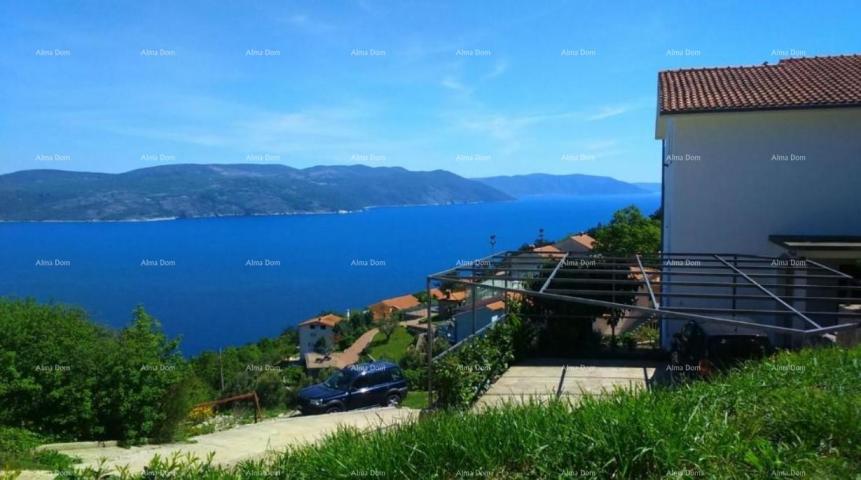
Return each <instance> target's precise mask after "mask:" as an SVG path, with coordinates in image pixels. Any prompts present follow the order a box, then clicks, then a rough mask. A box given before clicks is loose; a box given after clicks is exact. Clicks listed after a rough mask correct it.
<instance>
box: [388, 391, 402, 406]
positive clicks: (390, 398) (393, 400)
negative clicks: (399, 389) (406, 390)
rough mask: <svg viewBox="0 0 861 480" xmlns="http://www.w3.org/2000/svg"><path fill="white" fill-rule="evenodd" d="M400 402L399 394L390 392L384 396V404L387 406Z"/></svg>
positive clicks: (396, 404)
mask: <svg viewBox="0 0 861 480" xmlns="http://www.w3.org/2000/svg"><path fill="white" fill-rule="evenodd" d="M400 403H401V396H400V395H397V394H391V395H389V396H388V397H387V398H386V405H387V406H389V407H397V406H398V405H399V404H400Z"/></svg>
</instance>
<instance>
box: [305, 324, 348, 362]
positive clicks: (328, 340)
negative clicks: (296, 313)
mask: <svg viewBox="0 0 861 480" xmlns="http://www.w3.org/2000/svg"><path fill="white" fill-rule="evenodd" d="M342 320H343V318H341V317H339V316H338V315H334V314H331V313H327V314H326V315H321V316H319V317H314V318H312V319H309V320H305V321H304V322H302V323H300V324H299V325H298V330H299V354H300V355H301V356H302V358H303V359H304V358H305V357H306V355H307V354H309V353H314V351H315V348H316V346H317V343H318V342H319V341H320V339H321V338H322V339H323V341H324V342H325V345H326V348H328V349H332V348H334V345H335V341H336V339H335V332H334V331H333V330H334V328H335V325H337V324H339V323H341V321H342Z"/></svg>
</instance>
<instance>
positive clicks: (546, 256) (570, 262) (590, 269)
mask: <svg viewBox="0 0 861 480" xmlns="http://www.w3.org/2000/svg"><path fill="white" fill-rule="evenodd" d="M599 266H600V267H599ZM566 267H568V268H566ZM563 269H564V271H565V272H566V277H564V278H562V277H559V272H560V271H562V270H563ZM572 272H580V273H582V274H584V276H583V278H576V276H574V278H572V275H571V274H572ZM590 274H591V275H594V274H602V275H605V276H606V277H607V278H589V275H590ZM544 275H546V277H545V276H544ZM691 277H693V278H691ZM686 279H687V280H686ZM536 280H544V281H543V283H542V284H541V286H540V287H539V288H538V289H528V288H525V285H524V284H525V283H527V282H533V283H534V282H535V281H536ZM434 283H448V284H453V285H458V286H463V287H468V288H470V289H471V290H472V292H473V295H472V302H473V306H472V308H473V319H474V318H475V317H474V315H475V297H476V295H475V291H476V289H478V288H480V289H483V290H485V291H488V290H489V291H492V292H494V293H496V294H499V295H500V296H502V297H503V298H505V295H508V294H509V293H514V294H519V295H521V298H529V297H532V298H544V299H549V300H557V301H563V302H571V303H579V304H585V305H592V306H599V307H605V308H608V309H624V310H625V311H641V312H647V313H650V314H655V315H657V316H658V317H659V318H661V319H664V318H674V319H681V320H695V321H698V322H707V323H717V324H723V325H728V326H731V327H743V328H748V329H753V330H757V331H765V332H776V333H781V334H787V335H791V336H795V337H800V338H802V339H805V338H809V337H811V336H820V335H823V334H830V333H834V332H837V331H840V330H846V329H851V328H857V327H858V325H859V323H861V312H859V313H855V312H840V311H837V310H839V305H840V304H841V303H861V282H859V280H857V279H855V278H853V277H852V276H850V275H847V274H845V273H843V272H840V271H838V270H835V269H833V268H831V267H829V266H827V265H823V264H821V263H819V262H816V261H814V260H810V259H807V258H803V257H766V256H758V255H745V254H737V253H659V254H652V255H597V254H591V253H583V254H577V253H566V252H535V251H505V252H499V253H494V254H492V255H489V256H487V257H484V258H481V259H478V260H475V261H472V262H468V263H467V264H464V265H460V266H457V267H454V268H450V269H447V270H443V271H441V272H437V273H434V274H432V275H428V277H427V285H426V286H427V291H428V298H429V301H428V306H427V308H428V314H427V325H428V328H427V332H428V342H427V361H428V391H429V392H432V387H433V380H432V378H431V376H432V375H431V370H432V368H431V367H432V364H433V362H434V361H435V360H438V359H439V358H441V357H442V356H445V355H447V354H448V353H449V352H451V351H454V350H456V349H457V348H459V347H460V346H461V345H463V344H464V343H465V342H466V341H467V340H469V339H470V338H472V337H473V336H475V335H480V334H481V333H483V331H484V330H485V328H482V329H481V330H478V331H477V330H475V328H473V333H472V335H470V336H468V337H467V338H465V339H462V340H461V341H458V342H457V343H456V344H455V345H453V346H452V347H450V348H449V349H447V350H446V351H445V352H442V353H441V354H439V355H437V356H434V355H433V343H434V329H433V327H432V325H431V317H432V315H431V304H432V301H431V300H430V299H431V298H432V297H431V296H430V290H431V288H432V287H433V285H434ZM500 283H501V284H500ZM590 284H591V286H593V287H594V286H595V285H607V286H609V287H610V288H611V290H606V289H604V290H600V289H595V288H589V287H590ZM617 287H619V288H618V289H617ZM617 296H628V297H633V298H634V299H635V300H636V299H637V298H639V297H648V302H647V304H646V305H642V304H632V303H623V302H618V301H615V300H616V297H617ZM674 298H675V299H686V300H694V301H697V300H699V301H701V303H705V304H706V305H699V306H674V305H673V304H672V303H671V302H672V299H674ZM720 302H728V303H730V308H718V307H717V306H714V304H715V303H720ZM752 302H756V303H758V302H768V303H770V304H773V305H774V308H759V307H758V306H756V307H751V306H748V305H745V306H743V307H742V306H739V305H738V304H739V303H747V304H749V303H752ZM809 302H815V303H820V304H821V303H823V302H824V303H826V304H828V305H833V306H834V308H835V311H811V310H807V309H806V308H807V304H808V303H809ZM634 303H637V302H636V301H635V302H634ZM709 304H711V306H710V305H709ZM800 304H801V305H800ZM739 315H743V316H744V317H745V318H747V317H758V316H766V317H767V318H768V319H775V318H779V319H781V320H782V321H781V322H780V323H782V325H777V324H770V323H765V322H759V321H755V320H752V319H751V320H748V319H739V318H737V316H739ZM794 320H798V321H799V322H797V323H800V324H801V325H802V327H796V326H794V325H793V324H794V323H796V322H795V321H794ZM845 320H849V321H848V322H845ZM473 321H474V320H473ZM840 322H842V323H840ZM775 323H777V322H775ZM430 396H432V394H430Z"/></svg>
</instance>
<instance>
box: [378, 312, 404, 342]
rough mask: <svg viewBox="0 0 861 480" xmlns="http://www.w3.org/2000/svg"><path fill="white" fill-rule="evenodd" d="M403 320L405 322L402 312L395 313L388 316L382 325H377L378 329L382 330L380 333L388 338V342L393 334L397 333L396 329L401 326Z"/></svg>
mask: <svg viewBox="0 0 861 480" xmlns="http://www.w3.org/2000/svg"><path fill="white" fill-rule="evenodd" d="M401 320H403V314H401V313H400V312H397V313H394V314H392V315H386V316H385V317H384V318H383V319H382V320H380V323H379V324H378V325H377V328H379V329H380V333H382V334H383V335H384V336H385V337H386V341H387V342H388V341H389V338H391V336H392V333H394V332H395V329H396V328H398V325H400V322H401Z"/></svg>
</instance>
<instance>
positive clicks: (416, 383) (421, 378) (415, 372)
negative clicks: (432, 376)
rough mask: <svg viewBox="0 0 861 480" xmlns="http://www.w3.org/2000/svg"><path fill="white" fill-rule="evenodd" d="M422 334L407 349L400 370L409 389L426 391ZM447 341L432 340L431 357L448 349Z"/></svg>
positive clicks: (423, 337)
mask: <svg viewBox="0 0 861 480" xmlns="http://www.w3.org/2000/svg"><path fill="white" fill-rule="evenodd" d="M425 338H426V336H425V335H424V334H422V335H419V336H418V340H417V341H416V342H415V343H414V344H412V345H409V346H408V347H407V350H406V352H405V353H404V356H403V358H401V360H400V366H401V369H402V370H403V372H404V377H405V378H406V380H407V384H408V385H409V387H410V389H413V390H421V389H426V388H427V385H428V382H427V348H426V347H425ZM449 346H450V345H449V343H448V340H446V339H445V338H442V337H436V338H434V342H433V355H439V354H440V353H442V352H444V351H445V350H446V349H447V348H448V347H449Z"/></svg>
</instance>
